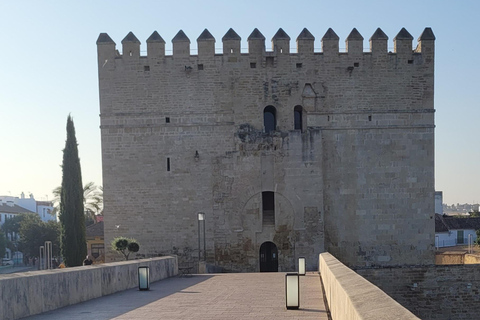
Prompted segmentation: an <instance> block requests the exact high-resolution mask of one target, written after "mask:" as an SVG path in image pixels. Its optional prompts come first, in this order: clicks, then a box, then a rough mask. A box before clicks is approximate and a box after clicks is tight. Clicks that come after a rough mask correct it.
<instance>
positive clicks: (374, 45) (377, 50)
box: [370, 28, 388, 55]
mask: <svg viewBox="0 0 480 320" xmlns="http://www.w3.org/2000/svg"><path fill="white" fill-rule="evenodd" d="M387 51H388V37H387V35H386V34H385V33H384V32H383V31H382V29H380V28H377V30H375V32H374V33H373V35H372V36H371V37H370V52H372V54H374V55H376V54H381V53H384V54H385V53H387Z"/></svg>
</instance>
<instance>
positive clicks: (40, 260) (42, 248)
mask: <svg viewBox="0 0 480 320" xmlns="http://www.w3.org/2000/svg"><path fill="white" fill-rule="evenodd" d="M44 256H45V247H44V246H40V259H38V269H39V270H43V265H42V260H43V258H42V257H44Z"/></svg>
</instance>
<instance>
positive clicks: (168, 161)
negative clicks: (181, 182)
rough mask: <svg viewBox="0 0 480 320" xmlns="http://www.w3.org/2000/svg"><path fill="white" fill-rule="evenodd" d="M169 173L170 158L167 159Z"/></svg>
mask: <svg viewBox="0 0 480 320" xmlns="http://www.w3.org/2000/svg"><path fill="white" fill-rule="evenodd" d="M167 171H170V158H167Z"/></svg>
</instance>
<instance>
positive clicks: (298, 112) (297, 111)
mask: <svg viewBox="0 0 480 320" xmlns="http://www.w3.org/2000/svg"><path fill="white" fill-rule="evenodd" d="M302 109H303V108H302V107H301V106H296V107H295V108H294V109H293V122H294V130H303V129H302Z"/></svg>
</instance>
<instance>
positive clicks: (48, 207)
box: [0, 192, 57, 222]
mask: <svg viewBox="0 0 480 320" xmlns="http://www.w3.org/2000/svg"><path fill="white" fill-rule="evenodd" d="M0 202H2V203H13V204H14V205H17V206H19V207H22V208H24V209H27V210H29V211H30V212H35V213H37V214H38V215H39V216H40V218H41V219H42V221H44V222H46V221H50V220H53V221H56V220H57V217H56V216H55V215H52V214H51V213H52V211H53V203H52V202H51V201H36V200H35V198H34V197H33V194H30V196H29V197H28V198H25V194H24V193H23V192H22V194H21V195H20V198H19V197H12V196H0Z"/></svg>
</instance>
